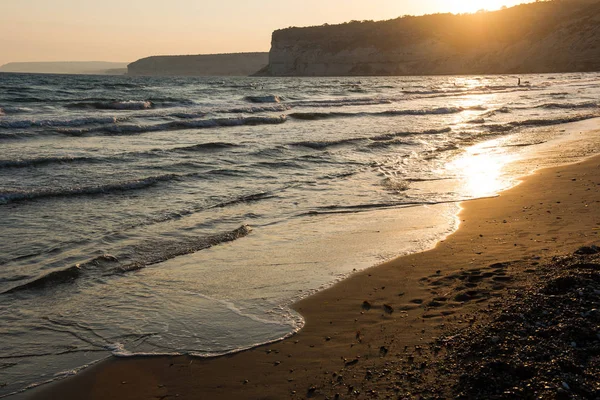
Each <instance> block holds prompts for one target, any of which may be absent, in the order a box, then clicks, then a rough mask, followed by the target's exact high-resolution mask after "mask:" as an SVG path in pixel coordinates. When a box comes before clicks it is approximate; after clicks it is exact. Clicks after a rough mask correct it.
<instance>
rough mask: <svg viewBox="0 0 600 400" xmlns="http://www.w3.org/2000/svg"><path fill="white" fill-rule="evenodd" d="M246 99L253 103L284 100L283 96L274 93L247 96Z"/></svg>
mask: <svg viewBox="0 0 600 400" xmlns="http://www.w3.org/2000/svg"><path fill="white" fill-rule="evenodd" d="M244 99H245V100H246V101H249V102H251V103H280V102H281V101H282V100H283V99H282V98H281V97H279V96H275V95H273V94H269V95H265V96H246V97H244Z"/></svg>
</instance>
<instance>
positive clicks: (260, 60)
mask: <svg viewBox="0 0 600 400" xmlns="http://www.w3.org/2000/svg"><path fill="white" fill-rule="evenodd" d="M268 63H269V54H268V53H232V54H206V55H189V56H153V57H147V58H142V59H141V60H138V61H136V62H133V63H131V64H129V66H128V70H129V72H128V75H142V76H248V75H251V74H254V73H255V72H256V71H258V70H260V69H261V68H264V67H265V66H266V65H267V64H268Z"/></svg>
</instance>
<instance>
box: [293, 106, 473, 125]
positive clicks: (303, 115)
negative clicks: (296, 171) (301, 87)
mask: <svg viewBox="0 0 600 400" xmlns="http://www.w3.org/2000/svg"><path fill="white" fill-rule="evenodd" d="M483 110H485V108H484V107H483V106H473V107H439V108H424V109H420V110H386V111H378V112H358V113H348V112H296V113H290V114H288V116H289V117H290V118H293V119H300V120H311V121H312V120H321V119H329V118H349V117H365V116H402V115H408V116H412V115H414V116H419V115H444V114H458V113H461V112H463V111H483Z"/></svg>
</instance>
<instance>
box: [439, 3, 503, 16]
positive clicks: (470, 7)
mask: <svg viewBox="0 0 600 400" xmlns="http://www.w3.org/2000/svg"><path fill="white" fill-rule="evenodd" d="M505 3H506V1H504V0H455V1H449V2H448V4H449V6H450V11H451V12H453V13H455V14H461V13H473V12H477V11H479V10H487V11H493V10H498V9H500V8H502V6H504V5H505Z"/></svg>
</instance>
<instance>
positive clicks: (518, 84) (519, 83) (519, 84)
mask: <svg viewBox="0 0 600 400" xmlns="http://www.w3.org/2000/svg"><path fill="white" fill-rule="evenodd" d="M517 86H521V78H519V82H518V83H517Z"/></svg>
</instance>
